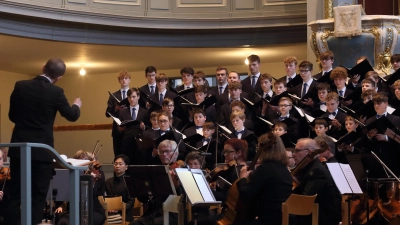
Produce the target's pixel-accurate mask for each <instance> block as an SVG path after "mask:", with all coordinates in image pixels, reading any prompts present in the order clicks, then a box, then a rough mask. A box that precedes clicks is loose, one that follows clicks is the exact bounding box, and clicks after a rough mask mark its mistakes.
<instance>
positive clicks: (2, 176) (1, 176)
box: [0, 167, 11, 182]
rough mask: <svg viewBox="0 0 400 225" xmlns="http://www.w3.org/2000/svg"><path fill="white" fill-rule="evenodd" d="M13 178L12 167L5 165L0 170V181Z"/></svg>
mask: <svg viewBox="0 0 400 225" xmlns="http://www.w3.org/2000/svg"><path fill="white" fill-rule="evenodd" d="M10 179H11V174H10V168H6V167H3V168H2V169H1V170H0V182H5V181H7V180H10Z"/></svg>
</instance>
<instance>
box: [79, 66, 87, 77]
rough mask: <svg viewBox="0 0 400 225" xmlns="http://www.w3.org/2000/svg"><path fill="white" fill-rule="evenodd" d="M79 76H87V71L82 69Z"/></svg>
mask: <svg viewBox="0 0 400 225" xmlns="http://www.w3.org/2000/svg"><path fill="white" fill-rule="evenodd" d="M79 74H80V75H81V76H85V74H86V70H85V68H83V67H82V68H81V70H79Z"/></svg>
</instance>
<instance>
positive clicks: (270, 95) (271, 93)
mask: <svg viewBox="0 0 400 225" xmlns="http://www.w3.org/2000/svg"><path fill="white" fill-rule="evenodd" d="M265 94H267V95H268V96H269V97H272V95H273V94H274V92H273V91H272V90H269V92H268V93H265V92H264V94H263V97H265Z"/></svg>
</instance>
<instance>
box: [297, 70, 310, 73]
mask: <svg viewBox="0 0 400 225" xmlns="http://www.w3.org/2000/svg"><path fill="white" fill-rule="evenodd" d="M308 71H309V70H299V72H300V73H307V72H308Z"/></svg>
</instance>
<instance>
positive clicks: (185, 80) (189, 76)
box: [181, 73, 193, 86]
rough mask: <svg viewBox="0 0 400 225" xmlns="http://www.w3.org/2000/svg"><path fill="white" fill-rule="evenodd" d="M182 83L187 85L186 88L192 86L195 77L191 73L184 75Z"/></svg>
mask: <svg viewBox="0 0 400 225" xmlns="http://www.w3.org/2000/svg"><path fill="white" fill-rule="evenodd" d="M181 76H182V82H183V83H184V84H185V85H186V86H190V85H191V84H192V80H193V75H192V74H190V73H182V75H181Z"/></svg>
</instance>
